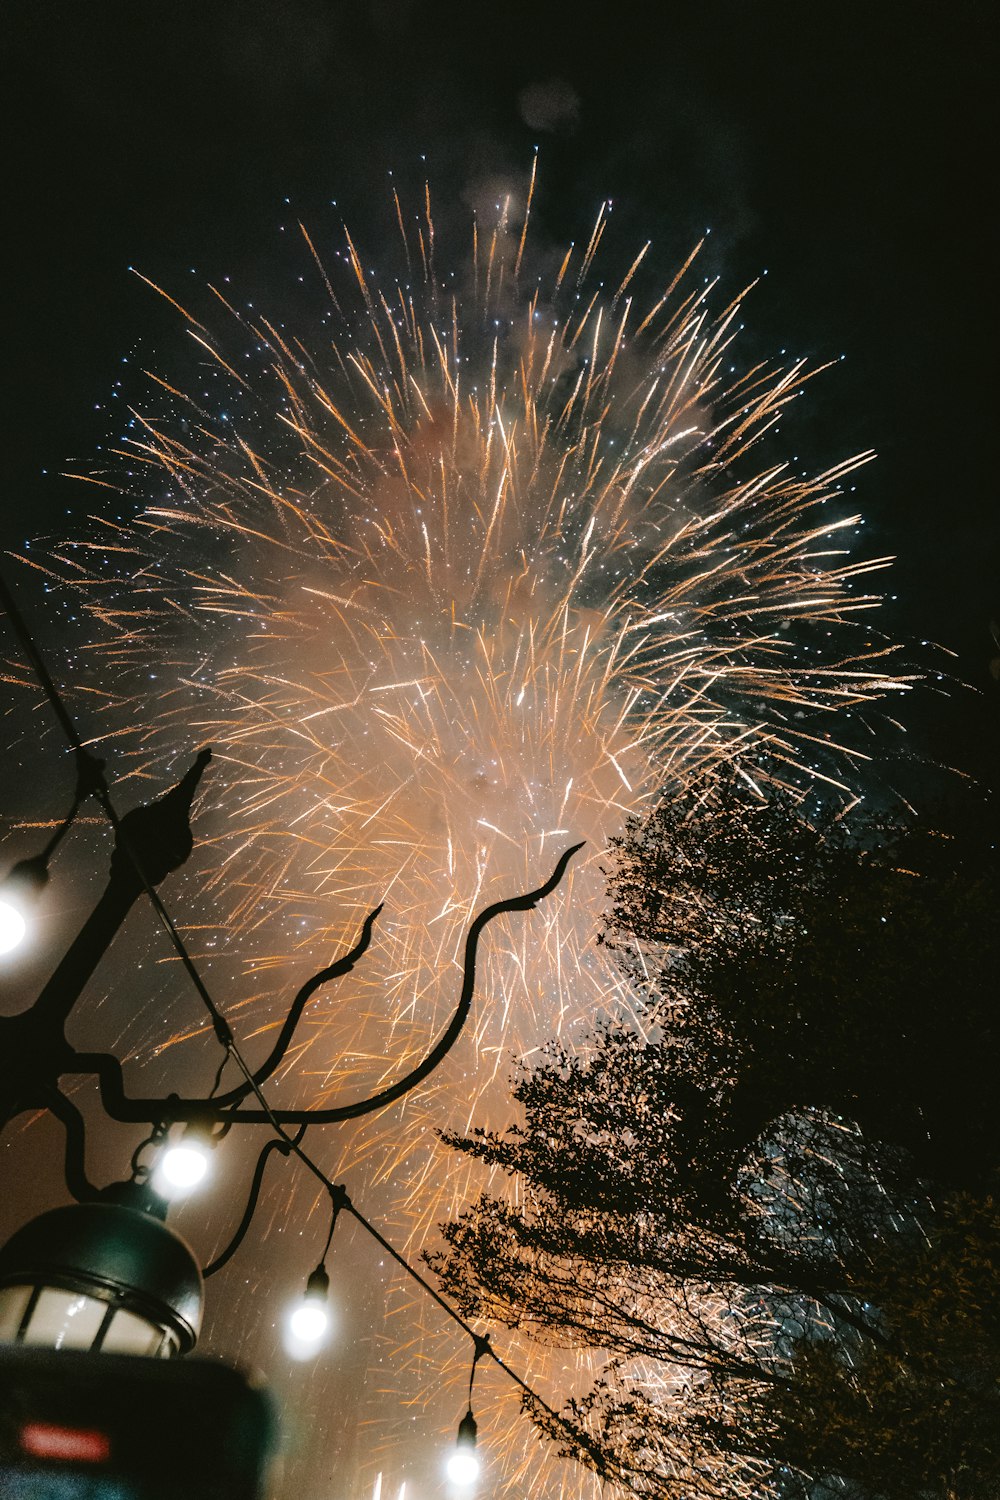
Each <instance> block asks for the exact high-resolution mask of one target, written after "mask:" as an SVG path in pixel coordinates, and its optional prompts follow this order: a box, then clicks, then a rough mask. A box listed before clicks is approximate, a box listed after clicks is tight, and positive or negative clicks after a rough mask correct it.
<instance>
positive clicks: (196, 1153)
mask: <svg viewBox="0 0 1000 1500" xmlns="http://www.w3.org/2000/svg"><path fill="white" fill-rule="evenodd" d="M214 1144H215V1143H214V1141H213V1140H212V1139H211V1137H210V1135H209V1134H208V1132H207V1131H206V1130H205V1129H204V1127H203V1126H201V1125H188V1126H187V1127H186V1129H185V1131H184V1134H183V1135H182V1136H181V1138H180V1140H177V1141H171V1142H169V1143H168V1144H167V1145H166V1146H164V1148H163V1149H162V1151H161V1152H160V1154H159V1156H158V1157H157V1161H156V1167H155V1169H154V1172H153V1187H154V1188H155V1189H156V1191H157V1192H158V1193H160V1194H161V1195H162V1196H163V1197H164V1198H177V1197H181V1196H183V1194H184V1193H189V1192H190V1191H191V1189H192V1188H195V1187H197V1186H198V1184H199V1183H200V1182H203V1181H204V1179H205V1177H206V1176H207V1174H208V1166H209V1161H210V1157H211V1151H212V1147H213V1146H214Z"/></svg>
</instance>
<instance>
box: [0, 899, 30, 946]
mask: <svg viewBox="0 0 1000 1500" xmlns="http://www.w3.org/2000/svg"><path fill="white" fill-rule="evenodd" d="M26 931H27V925H26V923H25V920H24V918H23V917H22V916H21V913H20V912H19V911H18V909H17V907H16V906H11V904H10V902H9V901H0V953H9V952H10V951H11V949H12V948H16V947H17V945H18V943H19V942H21V940H22V938H23V937H24V934H25V932H26Z"/></svg>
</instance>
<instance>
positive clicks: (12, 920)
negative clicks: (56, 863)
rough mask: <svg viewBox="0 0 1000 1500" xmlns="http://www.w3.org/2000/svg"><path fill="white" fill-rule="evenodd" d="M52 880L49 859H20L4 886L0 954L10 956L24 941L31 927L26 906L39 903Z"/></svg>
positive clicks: (0, 903) (0, 890) (0, 886)
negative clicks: (26, 914) (25, 914)
mask: <svg viewBox="0 0 1000 1500" xmlns="http://www.w3.org/2000/svg"><path fill="white" fill-rule="evenodd" d="M48 878H49V872H48V866H47V865H46V863H45V856H44V855H41V854H40V855H38V856H37V858H35V859H22V860H20V861H19V862H18V863H17V864H16V865H15V866H14V868H13V869H12V870H11V871H10V873H9V874H8V875H7V876H5V878H4V880H3V883H2V884H0V893H2V894H0V953H10V951H11V949H13V948H16V947H17V946H18V944H19V943H21V942H22V941H23V940H24V935H25V933H26V932H27V930H28V924H27V922H26V921H25V920H24V910H25V907H29V908H30V907H31V906H33V905H34V903H35V902H36V901H37V899H38V896H39V894H40V893H41V891H42V890H43V889H44V887H45V884H46V881H47V880H48Z"/></svg>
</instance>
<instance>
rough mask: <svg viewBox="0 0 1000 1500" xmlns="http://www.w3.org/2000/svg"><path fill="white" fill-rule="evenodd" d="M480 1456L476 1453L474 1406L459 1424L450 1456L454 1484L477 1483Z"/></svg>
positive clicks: (450, 1471)
mask: <svg viewBox="0 0 1000 1500" xmlns="http://www.w3.org/2000/svg"><path fill="white" fill-rule="evenodd" d="M479 1468H480V1464H479V1458H478V1455H477V1454H476V1419H475V1417H474V1416H473V1415H472V1407H471V1406H470V1407H469V1410H468V1411H467V1412H466V1413H465V1416H464V1417H463V1418H462V1420H461V1422H459V1424H458V1436H457V1437H456V1439H455V1446H454V1448H453V1449H452V1451H451V1454H450V1455H449V1458H448V1478H449V1479H450V1480H451V1482H452V1484H459V1485H462V1486H463V1487H464V1486H466V1485H470V1484H475V1482H476V1480H477V1479H478V1478H479Z"/></svg>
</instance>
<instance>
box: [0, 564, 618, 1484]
mask: <svg viewBox="0 0 1000 1500" xmlns="http://www.w3.org/2000/svg"><path fill="white" fill-rule="evenodd" d="M0 603H2V605H3V608H4V612H5V613H6V615H7V618H8V619H9V621H10V623H11V626H12V628H13V630H14V632H15V634H16V636H17V638H18V640H19V641H20V643H21V646H22V648H23V649H24V652H25V655H26V656H27V659H28V662H29V664H30V666H31V669H32V671H33V672H34V674H35V676H36V678H37V679H38V682H39V684H40V686H41V688H42V690H43V692H44V693H45V696H46V698H47V699H48V701H49V704H50V706H51V708H52V710H53V712H54V714H55V716H56V718H57V720H58V721H59V724H60V726H61V728H62V730H63V733H64V734H65V736H66V738H67V740H68V742H69V745H70V748H71V749H72V750H73V751H74V752H75V754H76V756H77V764H78V766H79V765H80V764H81V762H84V763H86V765H87V768H88V785H89V788H90V790H91V792H92V794H93V795H94V796H95V797H96V798H97V801H98V803H99V804H100V806H101V808H102V810H103V811H104V813H105V815H106V817H107V818H108V821H109V822H110V824H111V826H112V828H113V829H114V832H115V837H116V839H119V840H120V841H121V846H122V848H123V849H124V851H125V853H126V855H127V856H128V858H129V859H130V860H131V862H132V864H133V866H134V868H135V871H136V874H137V875H138V876H139V879H140V880H141V882H142V886H143V889H144V890H145V893H146V895H147V896H148V897H149V899H150V902H151V903H152V906H153V910H154V912H155V913H156V916H157V919H158V920H159V922H160V924H161V926H162V927H163V929H164V931H165V932H166V934H167V937H168V938H169V940H170V942H171V943H172V945H173V947H174V949H175V950H176V952H177V955H178V957H179V958H180V960H181V962H182V964H183V966H184V969H185V970H186V972H187V974H188V977H189V978H190V979H191V981H192V983H193V984H194V987H195V989H196V991H197V993H198V995H199V997H200V998H201V1000H202V1003H203V1004H204V1005H205V1007H206V1009H207V1011H208V1013H209V1016H210V1018H211V1021H212V1027H213V1030H214V1031H215V1035H216V1037H217V1039H218V1041H219V1043H220V1045H221V1046H222V1047H223V1049H224V1051H225V1054H226V1055H225V1056H224V1057H223V1060H222V1066H223V1067H224V1066H225V1063H226V1062H227V1061H228V1059H229V1058H230V1057H231V1058H232V1059H233V1061H234V1062H235V1063H236V1064H237V1066H238V1067H239V1069H240V1071H241V1072H242V1074H243V1076H244V1078H245V1079H246V1082H247V1084H248V1085H249V1086H250V1088H251V1089H252V1090H253V1093H254V1094H255V1096H256V1098H257V1101H258V1103H259V1104H260V1107H261V1109H262V1110H263V1111H264V1113H265V1114H266V1116H267V1119H268V1123H269V1124H270V1126H271V1128H272V1129H273V1130H274V1132H275V1134H276V1136H277V1137H278V1141H277V1142H275V1145H276V1146H277V1147H278V1149H279V1150H280V1152H281V1155H283V1156H287V1155H289V1154H293V1155H295V1156H297V1157H298V1159H299V1160H300V1161H301V1162H302V1164H303V1166H304V1167H306V1168H307V1169H308V1171H309V1172H311V1173H312V1175H313V1176H314V1177H315V1178H316V1179H317V1180H318V1181H319V1182H320V1183H321V1184H322V1185H323V1187H324V1189H325V1190H326V1192H327V1193H329V1195H330V1198H331V1200H332V1202H333V1204H334V1205H335V1211H334V1214H333V1223H332V1224H331V1226H330V1235H329V1238H328V1240H327V1249H329V1244H330V1241H331V1240H332V1238H333V1227H334V1224H335V1223H336V1218H337V1209H338V1208H343V1209H344V1211H345V1212H347V1213H349V1214H350V1215H351V1217H352V1218H353V1219H355V1220H356V1222H357V1223H358V1224H359V1225H360V1226H361V1227H362V1229H364V1230H365V1231H366V1232H367V1233H368V1235H369V1236H370V1237H371V1238H372V1239H373V1240H374V1241H375V1243H376V1244H378V1245H379V1246H381V1248H382V1249H383V1250H384V1251H385V1253H386V1254H387V1255H389V1256H390V1257H391V1258H392V1259H393V1260H394V1261H395V1262H396V1264H397V1265H398V1266H400V1267H401V1268H402V1270H404V1271H405V1272H406V1273H407V1275H408V1276H410V1277H411V1278H412V1279H413V1280H414V1281H415V1282H416V1283H417V1285H418V1286H420V1287H421V1288H422V1289H423V1290H424V1291H425V1292H426V1293H427V1295H428V1296H429V1297H431V1298H432V1299H433V1301H434V1302H436V1303H437V1305H438V1307H439V1308H440V1309H441V1310H442V1312H444V1313H445V1314H446V1315H447V1317H449V1318H450V1319H451V1320H452V1322H453V1323H455V1324H457V1326H458V1327H459V1328H461V1329H462V1331H463V1332H464V1333H465V1334H467V1335H468V1337H469V1338H470V1339H471V1340H472V1343H473V1349H474V1354H473V1362H472V1374H471V1376H470V1381H469V1396H470V1401H471V1396H472V1381H473V1379H474V1378H475V1371H476V1365H477V1364H478V1362H479V1360H480V1359H481V1358H482V1357H484V1356H486V1355H488V1356H489V1358H490V1359H492V1360H493V1362H494V1364H496V1365H497V1366H498V1368H499V1369H501V1370H502V1371H503V1373H504V1374H505V1375H506V1376H507V1378H508V1379H509V1380H511V1381H512V1382H513V1383H514V1384H515V1385H516V1386H518V1388H519V1389H520V1391H521V1393H522V1400H524V1398H526V1400H527V1401H530V1402H531V1403H532V1404H533V1405H534V1406H535V1407H537V1408H539V1409H541V1410H542V1411H544V1412H545V1413H546V1415H547V1416H548V1417H550V1418H551V1419H552V1421H553V1422H555V1423H556V1424H557V1425H558V1426H559V1427H560V1428H561V1429H562V1430H563V1431H564V1432H565V1433H566V1435H567V1437H568V1438H569V1439H570V1441H571V1443H572V1446H573V1448H574V1449H576V1450H583V1451H584V1452H586V1453H587V1455H588V1457H589V1459H590V1462H591V1464H592V1465H593V1467H594V1468H595V1469H596V1470H597V1472H598V1473H599V1474H601V1475H604V1474H605V1464H604V1462H603V1459H602V1458H601V1456H600V1454H599V1452H598V1450H597V1447H596V1444H591V1443H589V1442H588V1441H587V1439H586V1437H585V1435H584V1434H582V1433H580V1432H579V1431H577V1430H576V1429H575V1428H573V1427H571V1426H570V1424H569V1423H568V1422H567V1421H566V1419H565V1418H564V1417H562V1416H561V1415H560V1414H559V1412H557V1411H556V1410H555V1408H554V1407H552V1406H550V1405H549V1403H548V1402H547V1401H546V1400H545V1398H544V1397H543V1396H540V1395H539V1394H538V1392H537V1391H536V1390H534V1388H533V1387H532V1386H531V1385H530V1384H529V1383H528V1381H527V1380H525V1379H524V1377H523V1376H522V1375H519V1374H518V1372H517V1371H516V1370H515V1369H514V1368H513V1367H512V1366H511V1365H509V1364H508V1363H507V1361H506V1360H505V1359H504V1358H503V1357H502V1356H501V1355H500V1354H498V1353H497V1351H496V1350H495V1349H494V1348H493V1345H492V1343H491V1342H490V1339H489V1337H488V1335H484V1334H480V1333H477V1332H476V1330H475V1329H474V1328H473V1327H472V1325H471V1324H470V1323H468V1322H466V1320H465V1318H463V1317H462V1315H461V1313H459V1312H457V1311H456V1310H455V1308H453V1307H452V1306H451V1304H450V1303H449V1302H447V1301H446V1300H445V1299H444V1297H442V1296H441V1294H440V1292H438V1291H437V1289H436V1288H435V1287H434V1286H432V1285H431V1283H430V1282H429V1281H428V1280H427V1278H426V1277H425V1276H423V1275H422V1274H421V1272H420V1271H418V1270H417V1268H416V1266H414V1265H412V1264H411V1262H410V1261H409V1260H407V1258H406V1256H405V1255H403V1253H402V1251H400V1250H397V1249H396V1247H395V1245H393V1244H392V1243H391V1242H390V1241H389V1240H387V1239H386V1237H385V1235H384V1234H382V1233H381V1231H380V1230H378V1229H376V1227H375V1225H374V1224H373V1223H372V1222H371V1220H370V1219H368V1218H366V1217H365V1215H364V1214H363V1213H362V1212H361V1210H360V1209H359V1208H358V1207H357V1205H356V1204H355V1203H354V1202H353V1200H352V1199H351V1197H350V1196H349V1194H348V1193H347V1190H346V1188H344V1187H343V1186H342V1185H340V1184H337V1183H334V1182H333V1180H332V1179H331V1178H329V1177H328V1176H327V1175H326V1173H325V1172H324V1171H323V1170H322V1168H321V1167H320V1166H319V1165H318V1164H317V1163H316V1162H315V1161H313V1159H312V1157H311V1156H310V1155H309V1153H308V1152H307V1151H306V1150H305V1149H304V1148H303V1146H302V1144H301V1142H302V1137H303V1136H304V1135H305V1126H303V1127H302V1128H301V1129H300V1130H299V1131H298V1132H296V1134H295V1135H294V1136H292V1135H290V1134H289V1133H288V1132H287V1131H286V1130H285V1129H284V1128H283V1127H282V1125H281V1123H280V1121H279V1120H277V1119H276V1117H275V1115H274V1112H273V1110H272V1109H271V1106H270V1105H269V1103H268V1101H267V1099H266V1098H265V1097H264V1093H263V1090H262V1088H261V1086H260V1085H259V1084H258V1083H257V1081H256V1079H255V1078H254V1076H253V1074H252V1072H251V1071H250V1068H249V1067H248V1065H247V1063H246V1061H245V1060H244V1058H243V1055H242V1053H241V1052H240V1049H239V1047H238V1045H237V1043H236V1038H235V1036H234V1034H233V1031H232V1028H231V1027H230V1025H229V1022H228V1021H227V1020H226V1018H225V1016H224V1015H223V1013H222V1012H221V1011H220V1010H219V1008H218V1006H217V1005H216V1003H215V1001H214V1000H213V999H212V997H211V995H210V994H209V992H208V989H207V987H206V985H205V982H204V980H203V979H202V977H201V975H200V974H199V972H198V969H197V967H196V965H195V962H194V960H193V959H192V957H191V955H190V953H189V952H188V950H187V948H186V946H185V943H184V940H183V938H182V937H181V935H180V932H179V931H178V930H177V927H176V925H175V923H174V921H173V919H172V918H171V916H170V913H169V912H168V911H167V909H166V907H165V905H164V904H163V901H162V899H161V897H160V896H159V894H158V893H157V891H156V890H155V888H154V887H153V886H152V885H151V884H150V882H149V880H148V879H147V877H146V873H145V871H144V869H143V866H142V861H141V860H139V859H137V858H136V856H135V853H134V851H133V849H132V847H131V846H130V842H129V839H128V835H127V833H123V832H122V823H121V819H120V818H119V817H118V814H117V812H116V811H115V808H114V805H113V803H112V801H111V796H110V792H109V789H108V784H107V779H106V777H105V775H104V764H103V762H102V761H100V760H98V759H97V758H96V757H95V756H93V755H92V754H91V752H90V751H89V750H88V749H87V748H86V746H85V744H84V742H83V741H82V740H81V738H80V735H79V733H78V731H77V728H76V725H75V723H74V721H73V718H72V716H71V714H70V713H69V710H68V709H67V707H66V704H65V702H64V701H63V698H62V695H61V694H60V692H59V689H58V688H57V687H56V685H55V682H54V681H53V679H52V676H51V674H50V672H49V670H48V667H47V666H46V663H45V659H44V657H43V656H42V653H41V651H40V650H39V648H38V644H37V642H36V641H35V639H34V637H33V636H32V634H31V631H30V630H29V628H28V625H27V622H26V620H25V619H24V616H23V615H22V613H21V610H20V608H19V606H18V604H17V601H16V600H15V598H14V596H13V594H12V593H11V591H10V588H9V587H8V585H7V582H6V580H5V579H4V576H3V573H2V571H0ZM219 1077H221V1068H220V1072H219V1074H218V1075H217V1082H216V1087H218V1078H219ZM213 1092H214V1090H213ZM251 1201H252V1203H253V1206H254V1207H255V1206H256V1195H254V1196H253V1197H252V1200H251ZM251 1212H252V1210H251ZM246 1227H249V1225H247V1226H246ZM240 1238H242V1236H240ZM237 1243H238V1241H237ZM235 1248H236V1246H235V1245H234V1246H233V1249H234V1250H235ZM228 1258H229V1257H228V1255H227V1256H226V1259H228ZM209 1269H210V1270H212V1271H214V1270H218V1269H221V1263H220V1262H219V1261H217V1262H215V1263H213V1265H212V1266H211V1267H210V1268H209ZM525 1404H526V1402H525Z"/></svg>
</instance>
